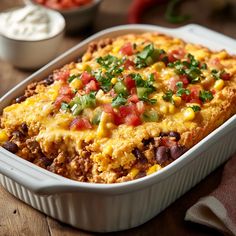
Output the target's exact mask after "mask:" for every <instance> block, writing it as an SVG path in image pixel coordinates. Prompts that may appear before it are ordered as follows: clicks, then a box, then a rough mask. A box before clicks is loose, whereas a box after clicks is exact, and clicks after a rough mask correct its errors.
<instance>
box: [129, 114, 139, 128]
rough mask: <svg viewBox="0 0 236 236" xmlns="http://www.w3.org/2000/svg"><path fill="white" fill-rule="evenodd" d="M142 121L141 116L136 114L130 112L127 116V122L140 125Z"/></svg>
mask: <svg viewBox="0 0 236 236" xmlns="http://www.w3.org/2000/svg"><path fill="white" fill-rule="evenodd" d="M141 123H142V121H141V118H140V117H139V116H138V115H136V114H130V115H128V116H126V117H125V124H127V125H132V126H138V125H140V124H141Z"/></svg>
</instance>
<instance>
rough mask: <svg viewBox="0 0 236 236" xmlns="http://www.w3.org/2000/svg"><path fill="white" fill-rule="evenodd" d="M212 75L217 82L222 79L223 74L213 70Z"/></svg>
mask: <svg viewBox="0 0 236 236" xmlns="http://www.w3.org/2000/svg"><path fill="white" fill-rule="evenodd" d="M211 75H212V76H213V78H214V79H215V80H218V79H221V78H220V75H221V72H220V71H218V70H216V69H213V70H212V71H211Z"/></svg>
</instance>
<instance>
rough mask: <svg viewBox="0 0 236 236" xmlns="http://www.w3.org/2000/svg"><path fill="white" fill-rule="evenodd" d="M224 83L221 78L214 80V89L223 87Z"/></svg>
mask: <svg viewBox="0 0 236 236" xmlns="http://www.w3.org/2000/svg"><path fill="white" fill-rule="evenodd" d="M224 84H225V82H224V80H222V79H219V80H216V82H215V84H214V89H216V90H221V89H222V88H223V87H224Z"/></svg>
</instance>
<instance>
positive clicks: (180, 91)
mask: <svg viewBox="0 0 236 236" xmlns="http://www.w3.org/2000/svg"><path fill="white" fill-rule="evenodd" d="M176 86H177V88H178V90H177V92H176V96H178V97H181V96H182V95H183V94H186V95H189V94H190V90H189V89H185V88H183V82H182V81H179V82H177V83H176Z"/></svg>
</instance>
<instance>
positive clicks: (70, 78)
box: [68, 75, 78, 83]
mask: <svg viewBox="0 0 236 236" xmlns="http://www.w3.org/2000/svg"><path fill="white" fill-rule="evenodd" d="M76 78H78V76H77V75H71V76H70V77H69V79H68V83H71V82H72V81H73V80H74V79H76Z"/></svg>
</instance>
